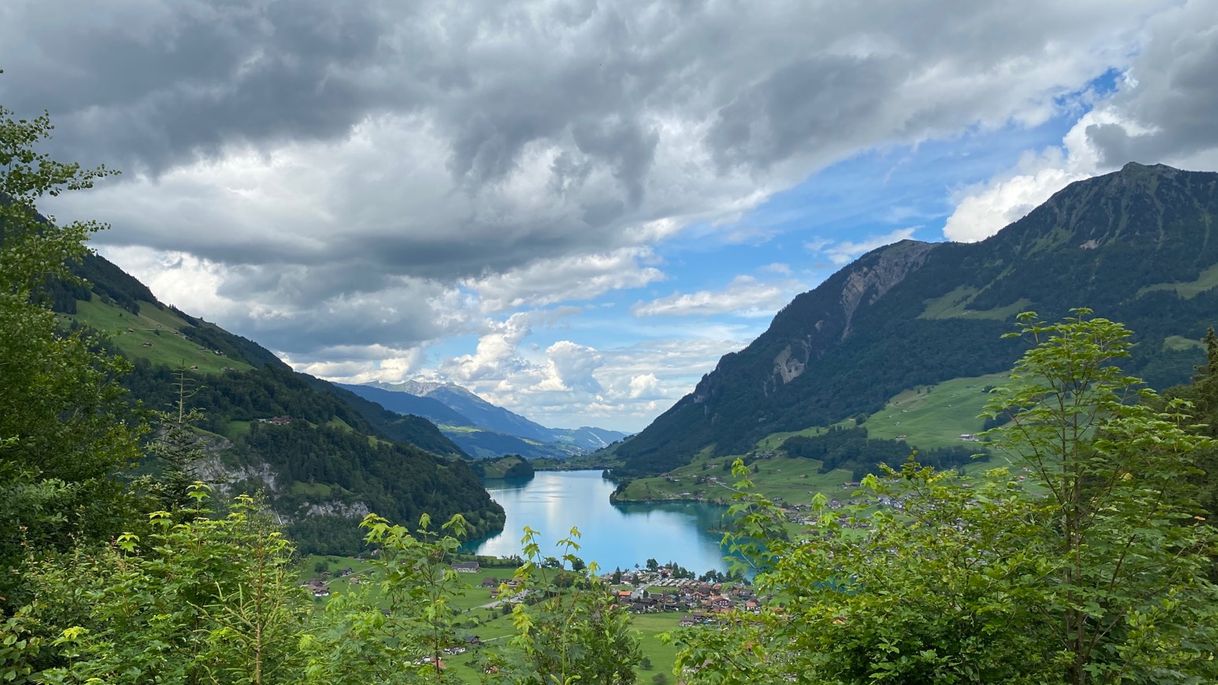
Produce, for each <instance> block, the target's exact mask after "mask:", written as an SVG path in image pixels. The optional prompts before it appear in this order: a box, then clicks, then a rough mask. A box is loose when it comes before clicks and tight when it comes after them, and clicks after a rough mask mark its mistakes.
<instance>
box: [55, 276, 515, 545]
mask: <svg viewBox="0 0 1218 685" xmlns="http://www.w3.org/2000/svg"><path fill="white" fill-rule="evenodd" d="M73 272H74V273H75V274H76V275H77V276H79V277H81V278H82V279H87V280H84V281H83V282H70V281H64V280H57V281H54V282H53V283H52V285H51V287H50V289H49V290H48V298H49V300H50V301H51V302H52V303H53V305H54V308H55V309H56V310H57V311H59V312H60V313H61V314H63V315H65V316H67V317H68V318H69V320H70V321H71V322H72V323H73V325H77V326H83V327H86V328H89V329H91V330H97V331H99V332H101V333H102V334H103V335H104V340H103V344H105V345H108V346H111V347H112V348H113V349H115V350H116V351H118V352H119V353H121V354H123V355H124V356H126V357H127V358H129V359H131V360H132V361H133V365H132V368H131V371H130V372H129V373H128V374H126V375H125V376H124V377H123V379H122V382H123V384H124V385H125V386H126V387H127V388H128V389H129V390H130V391H131V397H132V398H133V399H135V400H138V401H139V402H140V403H141V404H142V405H143V406H144V407H145V408H147V409H149V410H154V411H163V410H167V409H169V408H171V407H173V406H175V404H176V402H177V401H178V393H179V388H178V383H177V374H178V373H184V374H185V376H186V394H187V395H188V396H189V397H188V399H187V401H186V404H187V405H188V408H189V409H194V410H197V411H198V412H199V415H200V417H199V419H198V420H197V421H195V424H194V425H195V426H196V429H197V430H199V431H201V432H202V435H203V441H202V443H203V444H204V445H205V448H204V452H205V454H206V456H205V458H204V459H203V460H202V461H203V463H202V464H201V465H200V466H199V468H198V472H199V473H201V474H206V475H207V476H208V477H209V478H211V479H214V480H216V481H217V482H219V483H223V484H225V486H226V487H227V488H229V489H231V490H233V491H245V492H250V493H254V492H264V493H265V494H266V496H267V497H268V498H269V502H270V503H271V505H272V506H274V507H275V508H276V510H277V511H279V512H280V513H281V514H282V515H283V516H284V517H285V519H286V520H287V521H290V523H289V525H288V530H289V532H290V533H291V534H292V536H293V538H294V539H295V540H296V541H297V542H298V543H299V544H300V545H301V548H302V549H303V550H305V551H308V552H324V553H354V552H358V551H359V550H360V549H361V548H362V543H361V542H360V533H359V531H358V529H356V528H353V526H352V524H353V522H355V521H358V519H359V518H360V517H361V516H363V514H365V513H367V512H368V511H377V512H381V513H385V514H387V515H392V516H394V517H395V518H396V519H399V520H414V519H416V518H417V517H418V515H419V514H421V513H423V512H424V511H427V512H431V513H433V514H435V515H444V516H448V515H451V514H454V513H458V512H459V513H463V514H464V515H465V516H466V517H467V518H468V520H469V521H470V524H471V528H472V530H473V531H475V532H476V534H487V533H493V532H497V531H498V530H500V529H501V527H502V524H503V512H502V509H500V508H499V506H498V505H496V504H495V503H494V502H491V501H490V498H489V497H488V496H487V494H486V492H485V490H484V489H483V488H482V487H481V485H480V484H479V481H478V477H477V475H476V474H475V473H474V472H473V471H471V470H470V469H469V467H468V466H467V465H466V464H465V463H464V458H465V453H464V452H462V450H461V449H460V448H459V447H457V446H456V445H455V444H453V443H452V441H450V440H449V439H448V438H446V437H444V435H443V434H442V433H441V432H440V431H439V429H437V428H436V426H435V425H434V424H432V423H430V422H429V421H427V420H426V419H422V418H420V417H417V416H409V415H401V414H398V413H395V412H390V411H387V410H385V409H383V408H382V407H380V406H379V405H377V404H375V403H373V402H369V401H367V400H364V399H362V398H360V397H358V396H356V395H354V394H353V393H350V392H348V391H346V390H343V389H341V388H338V387H335V386H333V385H331V384H330V383H327V382H325V381H322V380H319V379H316V378H312V377H310V376H307V375H305V374H300V373H296V372H294V371H292V370H291V369H290V368H289V367H288V366H287V365H286V364H284V363H283V362H281V361H280V360H279V359H278V358H277V357H275V355H274V354H272V353H271V352H269V351H268V350H266V349H264V348H262V347H261V346H259V345H257V344H256V343H254V342H252V341H250V340H247V339H245V338H242V337H240V336H236V335H233V334H231V333H228V332H227V331H225V330H223V329H221V328H220V327H218V326H216V325H214V324H210V323H207V322H205V321H203V320H201V319H198V318H195V317H192V316H189V315H187V314H185V313H183V312H181V311H179V310H177V309H173V308H170V307H166V306H164V305H162V304H161V303H159V302H158V301H157V300H156V299H155V297H154V296H153V295H152V293H151V292H150V291H149V290H148V289H147V288H146V287H144V285H143V284H141V283H140V282H139V281H138V280H136V279H135V278H133V277H131V276H130V275H128V274H126V273H124V272H123V271H122V270H121V269H119V268H118V267H116V266H114V265H113V264H111V263H110V262H108V261H106V260H105V259H104V258H102V257H100V256H97V255H93V254H89V255H85V256H84V257H83V258H82V259H81V260H79V261H78V262H76V263H75V266H74V267H73ZM149 468H156V465H155V463H151V464H150V466H149Z"/></svg>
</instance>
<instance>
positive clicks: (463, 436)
mask: <svg viewBox="0 0 1218 685" xmlns="http://www.w3.org/2000/svg"><path fill="white" fill-rule="evenodd" d="M340 387H342V388H344V389H346V390H349V391H351V392H353V393H355V394H356V395H359V396H360V397H363V398H364V399H367V400H370V401H372V402H376V403H377V404H379V405H381V406H382V407H384V408H385V409H388V410H390V411H393V412H397V413H400V414H414V415H416V416H421V417H424V418H426V419H428V420H429V421H432V422H434V423H435V424H436V425H438V426H439V427H440V430H441V431H442V432H443V433H444V435H446V436H447V437H448V438H449V439H451V440H452V441H453V442H454V443H456V444H457V445H458V446H459V447H460V448H461V449H462V450H464V451H465V452H466V453H467V454H469V455H471V456H474V457H477V458H489V457H499V456H502V455H505V454H519V455H521V456H524V457H529V458H538V457H546V458H554V459H565V458H567V457H571V456H575V455H579V454H585V453H587V452H592V451H595V450H600V449H604V448H606V447H608V446H610V445H611V444H613V443H614V442H617V441H618V440H621V439H622V438H624V437H626V435H627V434H626V433H621V432H618V431H612V430H607V429H604V428H595V427H591V426H584V427H581V428H547V427H546V426H543V425H541V424H539V423H536V422H534V421H530V420H529V419H527V418H525V417H523V416H521V415H519V414H516V413H514V412H512V411H510V410H508V409H504V408H503V407H500V406H497V405H495V404H491V403H490V402H487V401H486V400H484V399H482V398H481V397H479V396H477V395H475V394H474V393H472V392H470V391H469V390H467V389H465V388H463V387H461V386H459V385H455V384H452V383H437V382H427V381H405V382H402V383H371V384H367V385H342V386H340Z"/></svg>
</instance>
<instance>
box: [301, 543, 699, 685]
mask: <svg viewBox="0 0 1218 685" xmlns="http://www.w3.org/2000/svg"><path fill="white" fill-rule="evenodd" d="M348 568H349V569H351V570H352V572H353V573H352V576H348V577H339V576H338V573H339V572H340V571H342V570H343V569H348ZM372 568H373V566H372V563H371V562H369V561H367V560H364V559H356V558H352V557H338V556H319V555H309V556H305V557H302V558H301V559H300V561H299V562H298V563H297V571H298V574H299V578H300V580H301V582H304V581H306V580H309V579H311V578H316V577H318V576H319V575H320V574H321V573H323V569H324V572H325V573H328V574H329V577H328V578H327V579H326V580H327V583H328V584H329V587H330V592H331V593H333V594H337V593H342V592H347V591H349V590H350V589H351V587H352V585H351V582H350V578H351V577H360V578H369V577H370V571H371V570H372ZM514 570H515V569H514V568H483V569H482V570H481V571H480V572H478V573H470V574H461V575H460V576H459V578H460V579H461V581H462V582H463V584H464V585H465V586H466V587H465V594H464V595H463V596H461V597H457V598H455V599H454V600H453V606H454V607H456V608H457V609H458V610H460V611H461V612H463V614H462V616H461V618H459V619H458V623H459V624H460V625H461V627H460V628H459V629H458V631H457V634H458V636H459V637H462V638H463V637H465V636H467V635H476V636H477V637H478V639H479V640H480V641H481V642H482V644H483V646H482V647H474V648H472V649H470V650H469V651H467V652H466V653H464V654H458V655H454V656H451V657H445V659H444V662H445V664H446V665H447V667H448V669H447V670H446V671H445V677H446V679H447V678H454V680H453V681H452V682H460V683H471V684H472V683H477V682H480V680H481V676H482V673H481V672H480V671H479V670H478V669H477V668H476V667H475V666H474V664H475V663H476V662H477V661H478V658H479V656H481V654H482V653H483V652H484V651H485V650H488V649H495V648H497V647H499V646H501V645H502V644H503V643H504V642H505V641H507V640H509V639H511V637H512V636H513V635H515V629H514V628H513V627H512V621H511V616H505V615H503V613H502V611H501V610H499V609H485V608H482V607H483V605H485V604H488V603H490V602H491V601H493V600H492V598H491V596H490V591H489V590H487V589H485V588H483V587H482V581H483V580H484V579H485V578H488V577H490V578H495V579H497V580H506V579H508V578H510V577H511V576H512V573H513V571H514ZM324 604H325V600H317V607H318V608H319V609H320V608H321V607H322V606H324ZM682 616H683V614H681V613H667V614H646V615H633V616H631V625H632V626H633V628H634V629H635V633H636V635H637V636H638V638H639V644H640V646H641V650H642V653H643V656H645V657H647V659H648V660H649V661H650V663H651V668H650V669H649V670H642V669H640V670H639V682H640V683H650V682H651V679H652V678H653V677H654V674H656V673H664V674H665V675H666V676H668V680H669V682H673V679H672V677H671V673H672V666H673V662H674V660H675V658H676V653H677V650H676V647H675V646H672V645H666V644H664V643H663V642H662V641H661V640H660V639H659V637H658V636H659V635H660V634H661V633H665V632H669V631H672V630H674V629H676V628H677V627H678V623H679V622H680V620H681V617H682Z"/></svg>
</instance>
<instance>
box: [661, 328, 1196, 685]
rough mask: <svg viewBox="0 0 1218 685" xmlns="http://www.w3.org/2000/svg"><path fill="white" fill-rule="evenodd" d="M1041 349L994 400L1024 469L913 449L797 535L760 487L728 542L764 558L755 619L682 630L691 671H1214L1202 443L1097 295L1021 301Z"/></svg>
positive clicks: (924, 674) (1165, 677) (826, 675)
mask: <svg viewBox="0 0 1218 685" xmlns="http://www.w3.org/2000/svg"><path fill="white" fill-rule="evenodd" d="M1020 324H1021V330H1020V334H1021V335H1026V336H1028V337H1029V338H1030V339H1031V341H1032V343H1033V344H1034V347H1033V348H1032V349H1031V350H1029V351H1028V352H1027V353H1026V354H1025V355H1024V357H1023V358H1022V359H1021V360H1020V361H1019V362H1018V363H1017V364H1016V367H1015V370H1014V372H1013V373H1012V377H1011V382H1010V383H1009V384H1008V385H1007V386H1005V387H1003V388H1001V389H999V392H998V393H997V394H996V395H995V399H994V401H993V402H991V403H990V406H989V409H988V414H989V415H991V416H997V415H999V414H1002V413H1006V414H1007V415H1009V417H1010V421H1009V422H1008V423H1007V424H1006V425H1004V426H1003V427H1002V428H999V429H996V431H994V432H992V433H991V434H990V435H989V438H990V439H991V441H992V444H993V445H994V446H995V447H996V448H998V449H1000V450H1001V451H1002V453H1004V454H1005V455H1006V456H1007V457H1008V458H1009V459H1010V460H1011V463H1012V464H1013V466H1014V467H1015V468H1016V469H1017V470H1015V471H1012V470H1010V469H1008V468H997V469H993V470H991V471H989V472H987V473H986V474H985V475H984V476H983V477H981V478H979V479H970V480H964V479H962V477H961V476H959V475H957V474H955V473H953V472H936V471H934V470H933V469H930V468H927V467H923V466H922V465H920V464H918V463H917V462H916V461H913V460H910V461H909V462H907V463H906V464H905V465H904V467H903V468H902V469H901V470H900V471H894V470H892V469H886V470H885V471H884V473H883V474H882V475H881V477H876V476H868V477H866V478H865V479H864V481H863V484H862V486H863V488H862V492H863V494H864V495H866V496H867V498H866V500H865V501H863V502H861V503H859V504H858V505H856V506H854V507H852V508H851V509H849V510H847V512H846V513H845V515H844V516H843V515H842V513H841V512H840V511H834V510H830V509H829V508H828V507H827V503H826V501H825V497H823V496H817V497H816V498H814V500H813V507H812V510H813V515H814V517H815V519H814V520H815V524H814V525H813V526H812V527H811V530H810V531H809V532H808V534H807V535H806V536H804V537H800V538H797V539H794V540H789V539H787V538H786V537H785V536H784V535H783V534H782V526H783V523H784V520H783V517H782V513H781V511H780V510H779V509H778V508H777V507H775V506H774V504H773V503H772V502H770V501H768V500H766V499H765V498H764V497H760V496H758V495H756V494H753V493H751V491H750V488H751V484H750V483H749V482H748V480H747V476H748V470H747V468H745V467H744V465H743V464H742V463H740V464H737V469H736V474H737V476H738V477H740V478H741V480H742V482H741V486H742V493H741V494H740V495H738V497H737V501H736V502H735V504H734V505H733V507H732V513H733V515H735V517H736V520H737V521H738V525H739V529H738V530H737V531H735V532H733V533H731V534H729V536H728V537H727V541H728V542H729V544H730V545H731V548H732V550H733V551H734V552H735V553H736V554H737V555H739V557H740V558H742V559H743V560H745V561H746V562H747V563H749V564H751V565H752V567H753V568H755V569H756V570H757V571H758V575H757V577H756V586H757V590H758V593H759V594H761V595H770V596H773V597H775V598H776V601H774V602H771V603H770V604H768V605H766V606H765V608H764V610H763V611H761V612H760V613H759V614H758V615H756V616H753V615H748V614H744V615H739V614H738V615H729V616H728V617H727V618H726V627H725V629H723V630H717V631H687V632H685V633H684V634H682V635H681V637H679V638H678V639H679V641H680V642H681V647H682V648H681V651H680V653H679V655H678V660H677V667H678V669H679V670H681V669H684V673H683V675H684V677H685V678H686V679H687V680H689V681H690V682H694V683H746V682H783V681H788V680H797V681H799V682H811V683H874V682H955V683H982V682H1004V683H1054V682H1057V683H1087V682H1105V683H1107V682H1213V681H1214V680H1215V678H1216V677H1218V664H1216V662H1215V654H1214V645H1215V644H1216V643H1218V616H1216V613H1215V607H1216V606H1218V604H1216V602H1215V600H1216V599H1218V594H1216V593H1215V588H1214V586H1213V585H1211V584H1210V583H1209V582H1208V581H1207V579H1206V575H1205V571H1206V558H1205V554H1204V552H1205V550H1206V549H1207V548H1209V547H1210V546H1211V545H1212V544H1213V537H1212V534H1211V531H1209V530H1207V527H1206V526H1201V525H1198V522H1197V521H1196V520H1195V519H1194V518H1193V517H1194V516H1196V515H1197V507H1196V504H1195V503H1194V502H1193V501H1192V500H1191V498H1190V493H1189V489H1188V479H1187V478H1186V477H1185V476H1186V475H1187V474H1188V473H1189V472H1190V470H1191V466H1190V464H1189V457H1190V455H1191V454H1192V453H1193V452H1194V451H1195V450H1196V449H1198V448H1200V447H1203V446H1205V445H1207V444H1209V441H1208V439H1206V438H1204V437H1198V436H1196V435H1193V434H1190V433H1189V432H1188V431H1187V430H1185V427H1184V426H1183V425H1182V421H1183V420H1184V417H1183V416H1182V415H1181V413H1180V410H1181V409H1182V408H1183V406H1182V405H1181V404H1180V403H1179V402H1172V403H1168V404H1167V405H1166V406H1165V407H1164V409H1162V410H1156V409H1155V408H1154V407H1155V406H1156V405H1157V404H1158V402H1157V399H1156V398H1155V396H1154V395H1153V393H1150V392H1148V391H1145V390H1142V389H1141V388H1140V385H1139V383H1138V381H1137V379H1134V378H1130V377H1127V376H1125V375H1123V374H1122V373H1121V372H1120V370H1119V368H1117V367H1116V366H1115V363H1114V362H1115V361H1117V360H1119V359H1121V358H1122V357H1124V356H1125V355H1126V354H1127V353H1128V346H1129V343H1128V338H1129V332H1128V331H1127V330H1126V329H1125V328H1124V327H1123V326H1120V325H1119V324H1115V323H1113V322H1111V321H1106V320H1104V319H1099V318H1092V317H1091V316H1090V313H1089V312H1087V311H1085V310H1080V311H1078V312H1076V313H1075V314H1074V315H1073V316H1072V317H1071V318H1069V319H1067V320H1065V321H1063V322H1060V323H1054V324H1047V323H1044V322H1041V321H1039V320H1037V319H1036V318H1035V317H1034V316H1031V315H1026V316H1023V317H1021V318H1020Z"/></svg>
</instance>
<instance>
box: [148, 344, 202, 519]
mask: <svg viewBox="0 0 1218 685" xmlns="http://www.w3.org/2000/svg"><path fill="white" fill-rule="evenodd" d="M174 390H175V391H176V395H177V402H176V404H177V406H176V407H175V408H174V411H171V412H158V413H157V415H156V416H157V419H158V424H159V429H160V430H159V434H158V435H157V438H156V440H154V441H153V442H152V445H151V452H152V455H153V456H154V457H156V459H157V461H158V462H159V463H160V467H161V473H160V476H159V478H158V483H157V485H158V488H157V490H158V494H159V495H160V499H161V503H162V506H163V507H165V508H166V509H168V510H170V511H173V510H177V509H180V508H182V507H185V506H188V505H189V504H190V490H191V487H192V486H193V484H194V483H195V482H196V481H198V480H199V463H200V462H201V461H202V459H203V456H204V455H203V449H202V447H201V443H202V440H201V438H200V437H199V435H198V434H197V433H196V432H195V431H194V426H195V425H196V424H197V423H199V422H200V421H201V420H202V419H203V414H202V413H201V412H199V411H198V410H195V409H188V408H187V401H188V400H189V399H190V398H191V397H193V396H194V395H195V393H197V392H198V390H199V388H198V384H197V381H196V380H195V379H193V378H191V377H190V376H189V375H187V373H186V369H185V368H178V369H177V370H176V371H174Z"/></svg>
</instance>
